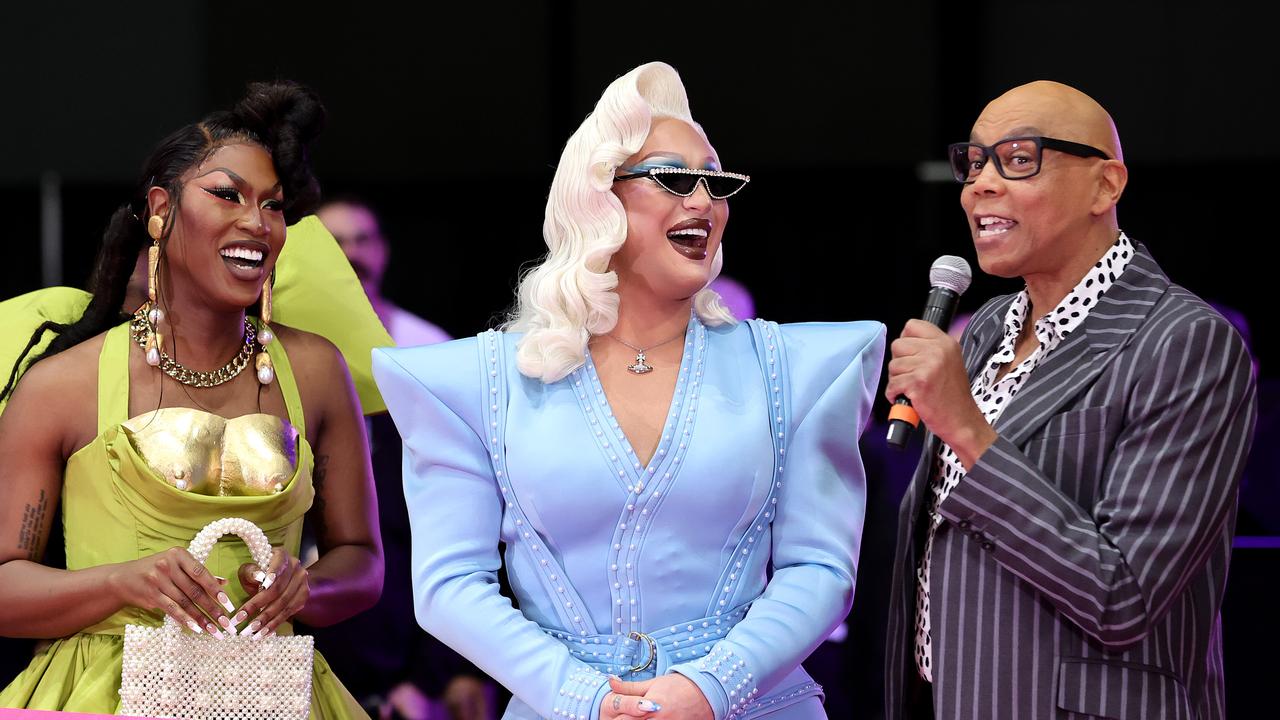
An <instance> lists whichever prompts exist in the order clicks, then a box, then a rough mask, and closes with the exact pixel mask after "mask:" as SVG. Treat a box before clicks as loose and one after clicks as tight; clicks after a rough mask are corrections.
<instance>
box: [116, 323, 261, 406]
mask: <svg viewBox="0 0 1280 720" xmlns="http://www.w3.org/2000/svg"><path fill="white" fill-rule="evenodd" d="M147 309H148V308H147V306H145V305H144V306H143V307H141V308H139V309H138V311H137V312H135V313H134V314H133V320H131V321H129V329H130V330H131V331H132V333H133V341H134V342H135V343H137V344H138V347H140V348H142V349H143V351H146V349H147V336H148V335H151V334H153V333H154V332H155V327H154V326H152V324H151V320H150V319H149V318H148V317H147ZM256 346H257V332H256V331H255V330H254V329H253V323H251V322H249V318H245V319H244V345H243V346H242V347H241V348H240V352H239V353H237V354H236V356H235V357H233V358H231V362H229V363H227V364H226V365H223V366H222V367H220V368H218V369H217V370H210V371H208V372H205V371H203V370H192V369H190V368H187V367H184V366H183V365H182V364H180V363H179V362H178V361H177V360H174V359H173V358H171V357H169V356H168V355H167V354H165V352H164V351H163V350H161V351H160V369H161V370H163V371H164V374H165V375H168V376H169V377H171V378H173V379H174V380H177V381H178V382H180V383H182V384H183V385H190V386H191V387H198V388H211V387H217V386H219V385H221V384H223V383H225V382H227V381H229V380H231V379H232V378H234V377H235V376H237V375H239V374H240V371H241V370H244V369H245V368H246V367H248V366H249V360H251V359H252V358H253V352H254V348H255V347H256Z"/></svg>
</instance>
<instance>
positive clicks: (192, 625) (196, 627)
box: [187, 620, 204, 635]
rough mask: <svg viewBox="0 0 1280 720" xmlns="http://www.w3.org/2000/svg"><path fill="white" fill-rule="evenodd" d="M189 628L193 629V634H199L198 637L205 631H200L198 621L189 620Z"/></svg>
mask: <svg viewBox="0 0 1280 720" xmlns="http://www.w3.org/2000/svg"><path fill="white" fill-rule="evenodd" d="M187 627H189V628H191V632H193V633H195V634H197V635H199V634H200V633H202V632H204V631H203V630H201V629H200V626H199V625H197V624H196V621H195V620H188V621H187Z"/></svg>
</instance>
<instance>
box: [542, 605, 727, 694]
mask: <svg viewBox="0 0 1280 720" xmlns="http://www.w3.org/2000/svg"><path fill="white" fill-rule="evenodd" d="M748 607H749V605H743V606H741V607H737V608H734V609H733V610H730V611H728V612H724V613H722V614H720V615H718V616H715V615H713V616H709V617H704V618H698V619H697V620H689V621H686V622H683V623H676V624H673V625H668V626H666V627H662V628H658V629H655V630H650V631H647V632H632V633H630V634H628V635H621V634H617V635H605V634H602V635H573V634H571V633H567V632H564V631H562V630H546V632H547V633H548V634H549V635H551V636H552V637H554V638H555V639H557V640H559V641H560V642H562V643H564V644H565V646H566V647H568V648H569V653H570V654H572V655H573V656H574V657H576V658H577V659H579V660H581V661H583V662H585V663H587V664H588V665H591V666H592V667H594V668H595V669H597V670H599V671H600V672H603V673H606V674H611V675H617V676H619V677H622V678H624V679H627V680H645V679H648V678H651V677H656V676H658V675H663V674H665V673H666V672H667V670H668V669H669V668H670V667H671V666H672V665H678V664H680V663H684V662H689V661H691V660H697V659H698V658H700V657H702V656H704V655H706V654H707V653H709V652H711V648H712V647H714V646H715V644H716V643H717V642H719V641H720V639H721V638H723V637H724V636H725V635H727V634H728V633H729V631H730V630H732V629H733V627H734V626H735V625H737V624H738V622H740V621H741V620H742V618H743V616H745V615H746V614H747V608H748Z"/></svg>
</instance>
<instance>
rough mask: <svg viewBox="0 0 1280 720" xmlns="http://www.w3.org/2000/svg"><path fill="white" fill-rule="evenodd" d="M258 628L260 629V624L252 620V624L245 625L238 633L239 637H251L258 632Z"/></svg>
mask: <svg viewBox="0 0 1280 720" xmlns="http://www.w3.org/2000/svg"><path fill="white" fill-rule="evenodd" d="M260 627H262V622H261V621H258V620H254V621H253V622H251V623H249V624H248V625H246V626H245V628H244V629H243V630H241V631H240V636H241V637H244V636H245V635H252V634H254V633H256V632H258V628H260Z"/></svg>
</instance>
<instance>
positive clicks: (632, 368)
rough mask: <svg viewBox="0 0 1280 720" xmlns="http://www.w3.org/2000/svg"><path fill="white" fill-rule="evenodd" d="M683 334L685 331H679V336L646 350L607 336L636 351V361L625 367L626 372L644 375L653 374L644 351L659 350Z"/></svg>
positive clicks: (615, 336)
mask: <svg viewBox="0 0 1280 720" xmlns="http://www.w3.org/2000/svg"><path fill="white" fill-rule="evenodd" d="M684 333H685V331H684V330H681V331H680V334H679V335H675V336H673V337H670V338H667V339H666V340H663V341H662V342H660V343H658V344H656V345H650V346H649V347H647V348H642V347H636V346H635V345H632V344H631V343H629V342H627V341H626V340H623V339H622V338H620V337H618V336H617V335H614V334H613V333H609V334H608V335H609V337H611V338H613V339H614V340H617V341H618V342H620V343H622V344H623V345H626V346H627V347H629V348H631V349H632V350H635V351H636V360H635V362H634V363H632V364H631V365H628V366H627V371H628V372H630V373H631V374H632V375H644V374H645V373H650V372H653V366H652V365H650V364H649V362H648V359H647V358H646V357H645V351H646V350H653V349H654V348H660V347H662V346H663V345H666V344H667V343H669V342H674V341H675V340H678V339H680V338H682V337H684Z"/></svg>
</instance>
